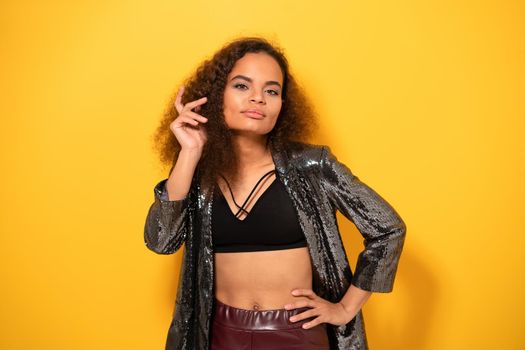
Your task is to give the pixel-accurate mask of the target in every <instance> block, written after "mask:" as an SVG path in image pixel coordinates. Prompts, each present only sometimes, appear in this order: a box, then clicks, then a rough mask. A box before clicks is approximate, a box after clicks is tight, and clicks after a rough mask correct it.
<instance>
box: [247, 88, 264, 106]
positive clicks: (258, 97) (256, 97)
mask: <svg viewBox="0 0 525 350" xmlns="http://www.w3.org/2000/svg"><path fill="white" fill-rule="evenodd" d="M254 90H256V89H254ZM250 102H255V103H265V100H264V95H263V94H262V93H261V92H259V91H255V92H253V93H252V95H251V96H250Z"/></svg>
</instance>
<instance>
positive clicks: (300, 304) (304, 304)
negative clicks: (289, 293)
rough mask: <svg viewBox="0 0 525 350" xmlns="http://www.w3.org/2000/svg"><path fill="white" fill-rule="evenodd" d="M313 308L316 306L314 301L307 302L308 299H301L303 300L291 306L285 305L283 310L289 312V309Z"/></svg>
mask: <svg viewBox="0 0 525 350" xmlns="http://www.w3.org/2000/svg"><path fill="white" fill-rule="evenodd" d="M289 306H290V307H289ZM315 306H316V304H315V302H314V301H312V300H309V299H308V300H304V299H303V300H299V301H296V302H294V303H292V304H286V305H285V306H284V308H285V309H287V310H291V309H298V308H300V307H315Z"/></svg>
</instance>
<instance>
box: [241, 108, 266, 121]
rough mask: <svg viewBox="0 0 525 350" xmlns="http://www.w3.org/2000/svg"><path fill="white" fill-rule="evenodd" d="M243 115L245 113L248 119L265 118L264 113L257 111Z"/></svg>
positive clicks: (249, 111)
mask: <svg viewBox="0 0 525 350" xmlns="http://www.w3.org/2000/svg"><path fill="white" fill-rule="evenodd" d="M242 113H244V114H245V115H246V116H247V117H250V118H255V119H262V118H264V114H263V113H262V112H260V111H256V110H253V109H250V110H247V111H244V112H242Z"/></svg>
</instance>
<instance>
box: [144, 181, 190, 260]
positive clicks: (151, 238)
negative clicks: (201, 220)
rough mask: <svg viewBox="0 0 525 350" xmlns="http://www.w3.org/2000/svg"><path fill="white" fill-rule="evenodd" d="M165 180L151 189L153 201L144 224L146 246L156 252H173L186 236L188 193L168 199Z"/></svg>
mask: <svg viewBox="0 0 525 350" xmlns="http://www.w3.org/2000/svg"><path fill="white" fill-rule="evenodd" d="M167 180H168V179H164V180H162V181H160V182H159V183H158V184H157V185H156V186H155V188H154V189H153V193H154V202H153V204H151V206H150V208H149V211H148V215H147V217H146V224H145V225H144V242H145V244H146V247H148V248H149V249H150V250H152V251H154V252H156V253H158V254H172V253H175V252H176V251H177V250H178V249H179V248H180V247H181V246H182V244H183V243H184V241H185V240H186V236H187V225H188V223H187V222H188V215H189V214H188V209H189V202H190V193H189V192H188V195H187V196H186V197H185V198H183V199H180V200H173V201H170V200H169V199H168V192H167V190H166V182H167Z"/></svg>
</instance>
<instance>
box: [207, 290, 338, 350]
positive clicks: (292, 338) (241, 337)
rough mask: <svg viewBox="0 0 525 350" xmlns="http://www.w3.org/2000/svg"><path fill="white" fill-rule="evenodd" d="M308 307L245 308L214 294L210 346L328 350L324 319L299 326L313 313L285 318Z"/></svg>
mask: <svg viewBox="0 0 525 350" xmlns="http://www.w3.org/2000/svg"><path fill="white" fill-rule="evenodd" d="M308 309H309V308H308V307H302V308H297V309H293V310H286V309H275V310H246V309H238V308H235V307H233V306H230V305H226V304H224V303H222V302H220V301H219V300H218V299H216V298H215V306H214V310H213V315H212V317H213V320H212V324H213V325H212V330H211V338H212V342H211V350H269V349H271V350H329V348H330V346H329V342H328V334H327V332H326V323H321V324H318V325H317V326H315V327H313V328H309V329H304V328H302V325H303V323H306V322H308V321H310V320H313V319H314V318H315V317H317V316H314V317H310V318H306V319H304V320H300V321H296V322H291V321H290V320H289V318H290V317H291V316H293V315H297V314H300V313H302V312H304V311H306V310H308Z"/></svg>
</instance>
